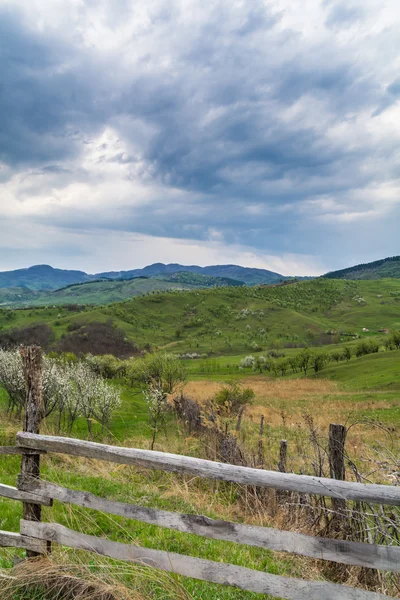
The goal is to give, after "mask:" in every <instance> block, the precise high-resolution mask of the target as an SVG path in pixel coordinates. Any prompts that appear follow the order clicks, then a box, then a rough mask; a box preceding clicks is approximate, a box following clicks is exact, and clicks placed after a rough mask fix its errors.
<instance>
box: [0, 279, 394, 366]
mask: <svg viewBox="0 0 400 600" xmlns="http://www.w3.org/2000/svg"><path fill="white" fill-rule="evenodd" d="M154 282H156V283H158V284H160V285H165V284H166V283H168V282H165V281H157V280H155V279H147V280H132V281H126V282H113V283H114V284H116V285H118V286H123V285H126V286H128V289H129V293H131V294H132V289H134V288H135V286H140V285H141V286H143V285H153V284H154ZM106 283H107V282H97V283H92V284H90V289H91V290H92V291H91V293H90V294H87V292H85V290H87V286H86V285H82V286H72V287H69V288H66V289H65V290H60V291H58V292H57V294H59V298H60V299H62V300H63V301H64V302H65V301H67V303H68V305H67V306H58V307H54V308H53V305H50V307H46V308H26V309H18V310H9V309H8V310H7V309H5V308H3V309H2V310H0V327H1V328H3V329H4V330H7V329H10V328H15V327H25V326H27V325H32V324H34V323H38V322H41V323H47V324H48V325H50V327H51V328H52V330H53V332H54V336H55V340H57V339H60V338H61V337H62V336H68V335H70V332H71V331H72V330H73V329H74V328H75V329H76V328H77V327H80V326H83V325H85V324H87V323H91V322H96V321H97V322H103V323H104V322H107V321H111V322H112V323H113V324H114V325H115V326H116V327H118V328H120V329H121V330H123V331H124V333H125V336H126V338H127V339H128V340H130V341H132V342H134V343H135V344H137V345H138V346H139V348H144V347H146V346H149V345H150V346H152V347H166V348H169V349H171V350H173V351H176V352H177V353H180V354H184V353H188V352H189V353H198V354H207V355H214V356H217V355H238V354H243V353H247V354H250V353H254V352H257V351H265V350H268V349H271V348H278V349H285V348H286V349H289V350H288V351H290V348H296V347H299V346H301V345H304V344H305V343H306V344H308V345H331V344H336V343H339V344H341V343H342V344H343V343H347V342H349V341H350V343H356V340H355V338H357V337H364V336H380V337H382V339H384V336H385V333H384V332H382V331H380V330H385V329H387V330H390V329H400V304H399V303H400V280H395V279H392V280H380V281H357V282H356V281H344V280H330V279H322V278H321V279H315V280H312V281H304V282H297V283H290V284H286V285H279V286H270V287H267V286H258V287H246V286H242V287H219V288H212V289H192V290H186V291H179V290H171V291H169V292H165V291H158V292H153V293H149V294H147V295H144V296H143V295H142V296H136V297H134V298H131V299H129V300H125V301H124V302H116V303H114V304H110V305H106V306H100V305H99V306H96V307H93V306H92V307H84V306H82V307H78V306H76V305H77V293H79V291H80V290H83V291H84V294H83V295H82V298H84V297H85V299H86V300H87V299H88V298H89V297H90V298H91V299H93V298H94V296H95V295H98V297H101V295H102V287H103V285H104V284H106ZM108 283H109V282H108ZM169 285H172V286H174V284H171V283H170V284H169ZM116 293H117V292H116ZM118 293H121V291H120V288H119V291H118ZM363 329H368V331H363Z"/></svg>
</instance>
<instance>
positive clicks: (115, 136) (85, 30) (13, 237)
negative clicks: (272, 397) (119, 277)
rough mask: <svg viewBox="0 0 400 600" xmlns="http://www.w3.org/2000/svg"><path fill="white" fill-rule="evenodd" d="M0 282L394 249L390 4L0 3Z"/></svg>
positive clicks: (340, 257)
mask: <svg viewBox="0 0 400 600" xmlns="http://www.w3.org/2000/svg"><path fill="white" fill-rule="evenodd" d="M0 73H1V79H0V211H1V213H0V214H1V220H0V270H6V269H13V268H20V267H26V266H29V265H32V264H36V263H48V264H52V265H53V266H57V267H62V268H80V269H83V270H86V271H89V272H96V271H104V270H110V269H115V270H120V269H129V268H135V267H141V266H144V265H146V264H148V263H151V262H158V261H160V262H180V263H183V264H201V265H205V264H216V263H236V264H242V265H245V266H255V267H264V268H268V269H272V270H276V271H278V272H281V273H284V274H298V275H304V274H318V273H321V272H325V271H327V270H332V269H335V268H340V267H345V266H349V265H351V264H353V263H357V262H366V261H368V260H373V259H377V258H383V257H385V256H391V255H395V254H400V243H399V237H400V236H399V225H400V102H399V100H400V6H399V0H301V2H300V1H299V2H297V1H295V0H207V1H204V0H140V1H139V0H67V1H66V0H29V2H27V1H26V0H10V1H7V0H0Z"/></svg>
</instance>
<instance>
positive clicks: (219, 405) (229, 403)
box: [213, 382, 255, 415]
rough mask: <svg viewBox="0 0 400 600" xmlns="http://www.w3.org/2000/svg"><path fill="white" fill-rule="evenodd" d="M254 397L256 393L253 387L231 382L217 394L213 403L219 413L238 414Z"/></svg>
mask: <svg viewBox="0 0 400 600" xmlns="http://www.w3.org/2000/svg"><path fill="white" fill-rule="evenodd" d="M254 397H255V393H254V391H253V390H252V389H251V388H244V387H242V386H241V385H240V384H239V383H236V382H235V383H229V384H228V385H227V386H225V387H223V388H222V389H221V390H220V391H219V392H217V393H216V394H215V396H214V400H213V405H214V406H215V407H216V409H217V411H218V413H219V414H229V415H236V414H237V413H238V412H239V410H240V409H241V408H242V407H243V406H246V404H249V402H251V401H252V400H253V399H254Z"/></svg>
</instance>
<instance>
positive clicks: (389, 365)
mask: <svg viewBox="0 0 400 600" xmlns="http://www.w3.org/2000/svg"><path fill="white" fill-rule="evenodd" d="M315 377H319V378H323V379H332V380H334V381H338V382H340V383H342V384H346V386H348V387H350V388H351V389H360V390H365V389H380V390H388V391H390V390H400V350H397V351H392V352H379V353H377V354H369V355H367V356H361V357H360V358H352V359H351V360H350V361H349V362H348V363H346V362H340V363H330V364H329V365H328V366H327V367H326V368H325V369H324V370H323V371H321V372H320V373H318V374H317V375H315Z"/></svg>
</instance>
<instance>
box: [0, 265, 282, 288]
mask: <svg viewBox="0 0 400 600" xmlns="http://www.w3.org/2000/svg"><path fill="white" fill-rule="evenodd" d="M181 272H185V273H195V274H198V275H205V276H209V277H217V278H224V279H233V280H235V281H236V282H239V283H242V284H245V285H257V284H263V283H264V284H270V283H279V282H280V281H282V280H284V279H286V278H285V276H284V275H281V274H279V273H274V272H273V271H268V270H266V269H253V268H247V267H240V266H238V265H215V266H208V267H199V266H197V265H188V266H185V265H180V264H168V265H165V264H163V263H155V264H153V265H148V266H147V267H144V268H143V269H132V270H130V271H108V272H104V273H96V274H94V275H89V274H88V273H85V272H84V271H70V270H65V269H55V268H53V267H51V266H50V265H35V266H32V267H29V268H27V269H18V270H15V271H3V272H0V288H21V287H23V288H28V289H30V290H48V291H50V290H56V289H60V288H62V287H65V286H67V285H71V284H76V283H86V282H92V281H97V280H104V279H119V280H121V279H133V278H135V277H156V276H166V275H174V274H176V273H181Z"/></svg>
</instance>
